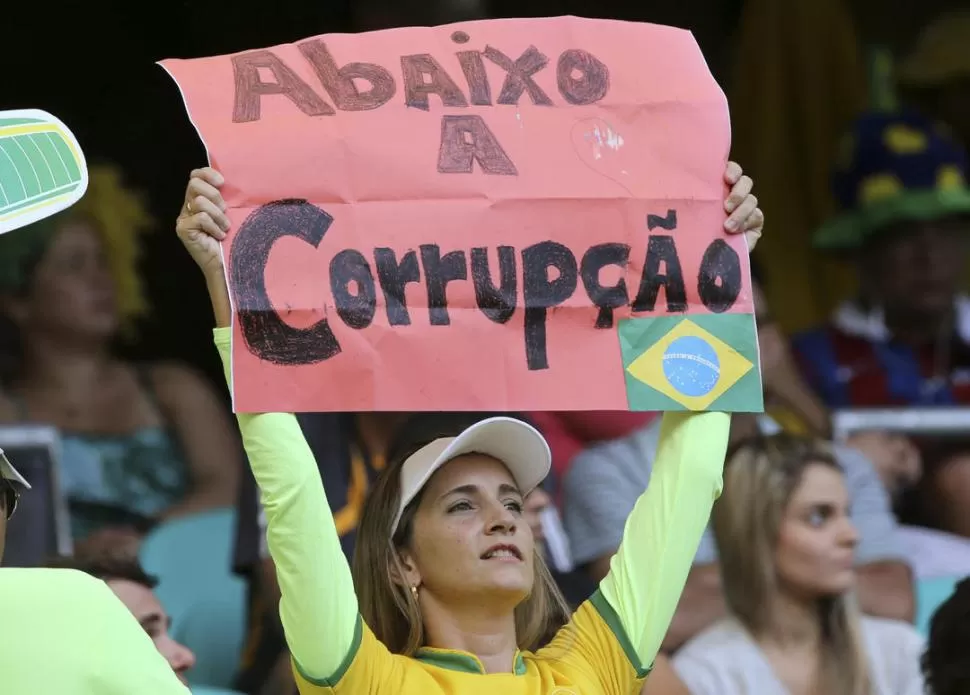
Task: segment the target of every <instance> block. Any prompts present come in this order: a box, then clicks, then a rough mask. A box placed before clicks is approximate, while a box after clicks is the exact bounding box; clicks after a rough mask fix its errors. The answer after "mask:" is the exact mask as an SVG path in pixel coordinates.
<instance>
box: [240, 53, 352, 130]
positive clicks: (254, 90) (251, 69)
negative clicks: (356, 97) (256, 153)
mask: <svg viewBox="0 0 970 695" xmlns="http://www.w3.org/2000/svg"><path fill="white" fill-rule="evenodd" d="M260 69H263V70H269V71H270V72H271V73H273V78H274V79H275V80H276V81H275V82H263V79H262V77H261V76H260V74H259V71H260ZM232 74H233V79H234V82H235V84H234V87H235V89H234V97H233V107H232V122H233V123H250V122H252V121H258V120H259V118H260V115H261V114H262V98H263V97H264V96H267V95H271V94H282V95H283V96H285V97H286V98H287V99H289V100H290V101H291V102H293V104H294V106H296V107H297V108H298V109H300V111H302V112H303V113H305V114H306V115H307V116H332V115H334V113H335V112H334V110H333V107H332V106H330V104H328V103H327V102H325V101H324V100H323V97H321V96H320V95H319V94H317V93H316V92H314V91H313V89H312V88H311V87H310V85H308V84H307V83H306V82H304V81H303V80H301V79H300V76H299V75H297V74H296V73H295V72H293V70H292V68H290V67H289V66H288V65H287V64H286V63H284V62H283V61H282V60H280V59H279V58H278V57H277V56H276V54H275V53H273V52H272V51H252V52H250V53H240V54H239V55H234V56H232Z"/></svg>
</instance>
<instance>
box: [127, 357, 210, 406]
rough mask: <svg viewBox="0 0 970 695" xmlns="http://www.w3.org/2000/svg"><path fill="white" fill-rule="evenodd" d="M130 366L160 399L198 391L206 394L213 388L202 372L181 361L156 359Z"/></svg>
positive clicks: (190, 394)
mask: <svg viewBox="0 0 970 695" xmlns="http://www.w3.org/2000/svg"><path fill="white" fill-rule="evenodd" d="M130 368H131V369H132V370H134V371H135V373H136V374H138V376H139V378H140V380H141V381H142V383H145V384H146V385H147V386H148V387H149V389H150V390H151V391H153V392H154V393H155V394H156V395H157V396H158V398H159V399H160V400H172V399H178V398H185V397H191V396H193V395H197V394H200V393H206V394H208V393H210V392H212V391H214V390H215V389H214V387H213V385H212V383H210V381H209V380H208V379H207V378H206V377H205V376H204V375H203V374H202V372H200V371H198V370H197V369H196V368H195V367H192V366H190V365H188V364H185V363H183V362H178V361H175V360H158V361H154V362H147V363H144V364H137V365H130Z"/></svg>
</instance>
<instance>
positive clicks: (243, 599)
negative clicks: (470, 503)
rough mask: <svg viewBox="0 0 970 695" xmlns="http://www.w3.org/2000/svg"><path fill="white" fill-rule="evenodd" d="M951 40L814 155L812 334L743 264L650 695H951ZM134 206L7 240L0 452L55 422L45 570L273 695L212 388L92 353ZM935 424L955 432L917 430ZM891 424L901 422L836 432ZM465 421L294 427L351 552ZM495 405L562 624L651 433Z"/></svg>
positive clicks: (963, 23) (962, 466)
mask: <svg viewBox="0 0 970 695" xmlns="http://www.w3.org/2000/svg"><path fill="white" fill-rule="evenodd" d="M968 43H970V13H966V12H963V13H952V14H948V15H945V16H943V17H940V18H938V19H937V20H936V21H934V22H933V23H932V24H931V25H930V26H928V27H927V28H926V29H925V30H924V31H923V33H922V35H921V38H920V39H919V40H918V41H917V42H916V43H915V45H914V46H913V48H912V49H911V50H910V51H909V52H908V53H907V54H906V55H904V56H899V57H898V60H897V62H896V66H895V71H894V73H893V80H894V89H895V91H896V93H897V94H898V95H899V98H898V99H895V100H893V103H892V104H890V105H877V104H871V105H870V107H869V108H866V109H863V110H861V111H860V112H859V113H857V114H855V115H854V118H853V119H850V120H848V121H847V122H846V123H845V124H844V134H843V135H842V136H841V138H840V144H839V147H838V151H837V152H833V153H831V156H829V157H828V159H829V160H830V161H829V164H830V168H831V170H832V171H833V175H832V177H831V181H832V184H831V191H830V193H831V196H832V198H833V199H834V201H835V203H836V208H835V209H834V211H833V212H832V213H831V214H829V215H828V216H827V219H825V220H824V222H823V223H822V224H821V225H819V226H818V227H817V228H816V229H815V230H814V232H813V237H812V238H813V244H814V247H815V249H816V250H815V253H816V254H819V255H824V256H825V257H826V258H828V259H831V260H832V261H833V262H838V263H839V264H841V265H842V266H843V267H844V268H845V269H846V270H845V272H846V273H849V274H851V276H852V277H853V279H854V283H853V284H854V290H853V291H852V292H851V293H850V294H846V295H845V296H844V297H843V298H842V299H841V301H839V302H838V304H837V305H836V307H835V309H834V311H833V312H832V313H831V315H830V317H829V318H828V319H827V320H826V321H824V322H823V323H821V324H819V325H817V326H815V327H813V328H810V329H809V330H804V331H799V332H797V333H796V334H794V335H789V334H788V333H787V332H786V331H785V330H784V328H783V326H782V324H783V323H784V322H783V321H780V320H779V315H780V314H781V313H783V312H785V311H786V308H785V307H784V306H770V305H769V301H768V299H767V297H768V296H781V295H784V294H785V293H784V292H773V291H772V288H774V287H777V286H779V285H787V284H788V283H790V282H791V278H789V277H788V276H787V274H786V273H785V272H784V271H779V270H778V269H777V267H776V266H775V264H773V263H772V262H770V260H767V261H766V259H764V258H761V257H760V256H759V252H760V249H759V252H756V253H755V254H754V258H753V264H754V267H753V275H754V296H755V305H756V314H757V315H756V321H757V325H758V333H759V340H760V348H761V369H762V375H763V383H764V395H765V403H766V412H765V413H764V414H762V415H735V416H734V418H733V430H732V443H731V446H730V449H729V454H728V459H727V461H726V464H725V466H726V467H725V485H724V492H723V495H722V496H721V498H720V499H719V500H718V502H717V503H716V505H715V509H714V514H713V516H712V518H711V523H710V526H709V528H708V531H707V532H706V534H705V537H704V539H703V541H702V543H701V548H700V550H699V552H698V553H697V556H696V559H695V564H694V568H693V570H692V572H691V574H690V577H689V579H688V582H687V586H686V589H685V591H684V593H683V596H682V599H681V601H680V605H679V606H678V609H677V612H676V615H675V617H674V622H673V624H672V626H671V628H670V630H669V632H668V634H667V638H666V640H665V643H664V652H663V654H664V655H663V656H662V657H661V658H660V659H658V662H657V664H656V665H655V668H654V671H653V673H652V675H651V677H650V678H649V679H648V681H647V685H646V688H645V691H644V692H645V693H649V694H650V695H665V694H667V695H674V694H683V693H693V694H695V695H707V694H711V695H714V694H715V693H716V694H718V695H721V694H727V695H730V694H731V693H736V694H738V695H741V694H742V693H754V692H757V693H765V694H766V695H773V694H777V695H783V694H784V693H795V694H797V693H808V692H811V684H812V683H815V682H817V679H818V672H819V670H820V669H824V670H826V672H827V677H829V678H831V679H832V680H830V681H829V682H834V683H839V684H840V686H839V688H840V689H839V692H840V693H846V694H850V695H856V694H859V695H861V694H862V693H880V694H887V695H888V694H897V695H903V694H906V695H909V694H910V693H912V694H913V695H915V694H916V693H922V692H924V687H925V688H930V689H931V690H930V692H932V693H935V695H951V694H955V693H967V692H970V659H967V658H966V655H967V654H968V653H970V584H968V583H967V582H966V581H963V583H961V581H962V580H963V578H964V577H966V576H968V575H970V295H967V294H965V293H964V291H963V290H964V288H965V287H966V279H967V276H966V269H967V268H966V266H967V264H966V261H967V248H968V247H967V239H968V238H970V186H968V182H967V176H968V159H967V150H968V147H970V50H968V49H967V45H968ZM741 161H742V164H745V162H744V160H741ZM746 166H748V165H746ZM755 177H756V179H757V174H755ZM759 183H761V182H759ZM763 204H764V206H765V211H766V215H767V218H768V220H769V225H770V226H772V235H773V236H774V237H775V240H774V242H773V243H774V244H775V245H776V246H778V245H781V246H784V245H785V244H786V241H785V239H786V229H784V228H776V227H775V226H774V224H773V223H774V222H775V221H776V219H775V210H773V209H772V208H771V206H770V204H768V203H767V202H766V201H763ZM146 210H147V209H146V207H145V204H144V200H143V199H142V198H140V196H139V195H138V194H136V193H135V192H133V191H132V190H129V189H128V188H127V187H126V185H125V181H124V177H123V176H122V174H121V172H119V171H118V170H116V169H112V168H110V167H102V168H96V169H92V172H91V182H90V187H89V191H88V193H87V194H86V196H85V197H84V199H83V200H82V201H81V202H80V203H79V204H78V205H77V206H75V207H74V208H72V209H70V210H69V211H67V212H65V213H62V214H59V215H57V216H55V217H53V218H50V219H49V220H45V221H43V222H39V223H36V224H35V225H33V226H32V227H31V228H30V230H29V231H24V232H21V233H17V234H8V235H5V236H3V237H0V317H2V322H3V325H2V328H0V434H2V432H3V430H4V428H8V429H9V428H16V427H18V426H20V425H23V424H26V423H43V424H48V425H52V426H54V427H55V428H56V429H57V431H58V432H59V435H60V438H59V441H60V447H59V461H58V476H59V485H60V489H61V492H62V494H63V496H64V499H65V500H66V508H67V513H68V518H69V535H70V540H71V546H72V548H73V551H72V554H71V556H70V557H58V558H51V559H50V560H49V562H50V563H51V564H54V565H56V566H69V567H74V568H76V569H80V570H82V571H84V572H86V573H88V574H91V575H92V576H95V577H98V578H100V579H103V580H105V581H106V582H107V583H108V584H109V586H110V587H111V588H112V590H113V591H114V592H115V593H116V594H117V595H118V597H119V598H121V600H122V601H123V602H124V603H125V605H126V606H128V607H129V608H130V610H131V611H132V613H134V614H135V616H136V617H137V618H138V620H139V622H140V623H141V625H142V626H143V627H144V629H145V630H146V632H148V634H149V635H150V636H151V637H152V639H153V640H154V641H155V644H156V645H157V647H158V649H159V651H160V652H161V653H162V654H163V655H164V656H165V658H166V659H167V660H168V662H169V663H170V664H171V666H172V668H173V669H174V670H175V671H176V672H178V673H180V674H183V675H184V677H185V678H186V679H187V681H188V682H189V683H190V684H191V685H192V687H193V691H194V692H199V693H202V692H219V689H223V690H225V691H234V692H238V693H244V694H246V695H277V694H279V695H292V693H293V692H294V685H293V681H292V676H291V674H290V664H289V659H288V656H287V653H286V646H285V641H284V637H283V633H282V628H281V625H280V620H279V615H278V610H277V606H278V603H279V587H278V585H277V583H276V575H275V570H274V567H273V562H272V559H271V558H270V557H269V554H268V552H267V548H266V542H265V520H264V517H263V514H262V510H261V507H260V504H259V499H258V494H257V490H256V486H255V483H254V481H253V479H252V477H251V474H250V473H249V469H248V466H247V465H246V462H245V459H244V455H243V452H242V447H241V445H240V442H239V439H238V432H237V429H236V425H235V422H234V420H233V419H232V416H231V413H230V412H229V411H228V409H227V408H226V406H225V398H224V397H223V395H222V394H221V393H220V391H219V390H217V387H216V385H214V384H212V383H210V382H209V381H208V380H207V379H206V378H204V377H203V376H201V375H200V374H199V373H198V372H196V371H195V369H194V368H192V367H190V366H188V365H185V364H175V363H133V362H129V361H125V360H123V359H120V358H119V357H118V356H117V353H116V351H115V350H114V348H115V346H116V345H117V344H118V342H119V340H124V339H126V338H129V337H131V331H132V330H133V326H134V325H135V323H134V322H135V320H136V319H138V318H139V317H141V316H142V315H144V314H145V312H147V310H148V301H147V297H146V293H145V292H144V289H143V287H142V280H141V278H140V276H139V271H138V259H139V248H140V239H141V235H142V232H144V231H146V230H148V229H150V228H151V227H152V226H153V225H154V224H155V223H154V221H153V220H152V219H150V216H149V215H148V213H147V211H146ZM782 217H783V216H782ZM792 253H798V252H797V251H795V250H794V246H793V251H792ZM806 262H807V261H806ZM172 329H173V330H177V329H178V327H177V326H173V327H172ZM943 409H945V410H946V412H947V413H950V414H953V413H956V414H957V415H962V417H964V418H965V422H966V423H967V424H966V426H965V427H963V429H962V431H960V428H959V427H957V428H956V429H954V428H953V427H950V428H948V429H947V431H946V432H941V431H934V429H935V428H934V426H933V422H934V419H933V418H934V416H933V413H934V411H942V410H943ZM884 410H885V411H891V412H892V413H896V414H898V413H902V412H908V413H910V415H911V417H910V418H909V419H908V420H905V422H907V423H910V424H909V425H907V426H905V427H902V428H901V427H900V426H899V424H898V423H899V422H903V420H900V419H899V418H895V419H893V418H889V419H886V420H885V422H884V423H882V424H880V421H879V419H878V418H875V417H874V418H872V419H871V420H869V421H868V422H869V423H871V424H868V425H866V426H862V427H858V426H853V427H852V428H849V429H846V428H844V427H841V426H840V425H839V422H840V420H839V416H840V414H844V413H845V412H847V411H852V412H855V411H873V412H875V411H880V412H882V411H884ZM486 415H487V414H484V413H461V414H458V413H304V414H301V415H300V416H299V419H300V424H301V426H302V428H303V431H304V433H305V435H306V437H307V440H308V442H309V444H310V446H311V448H312V450H313V451H314V453H315V455H316V459H317V463H318V466H319V469H320V471H321V474H322V478H323V480H324V483H325V487H326V491H327V496H328V498H329V500H330V504H331V506H332V507H333V508H334V510H336V511H335V519H336V525H337V529H338V531H339V532H340V534H341V537H342V541H343V548H344V551H345V552H346V553H347V555H348V557H350V555H351V554H352V553H353V548H354V534H355V528H356V525H357V522H358V518H359V514H360V510H361V507H362V504H363V501H364V499H365V497H366V495H367V493H368V488H369V486H370V485H371V483H372V482H373V481H374V479H375V476H376V475H377V474H378V473H379V472H380V471H381V469H382V467H383V466H384V453H385V452H386V451H388V450H389V449H390V448H391V447H392V446H393V445H394V442H395V441H396V440H397V439H398V438H399V437H401V436H403V434H402V433H405V432H406V433H407V435H408V436H409V437H416V435H415V434H414V433H415V432H426V433H429V435H430V434H444V433H452V432H455V431H458V430H460V429H461V428H462V427H464V426H467V425H468V424H470V423H471V422H473V421H474V420H477V419H480V418H483V417H486ZM516 415H517V416H518V417H521V418H523V419H525V420H527V421H530V422H532V423H533V424H535V425H536V426H537V427H538V428H539V429H540V430H541V431H542V432H543V434H544V435H545V436H546V437H547V439H548V441H549V443H550V446H551V447H552V450H553V457H554V461H553V468H554V472H553V475H552V476H551V478H550V480H549V481H547V485H546V487H545V488H543V489H538V490H536V491H535V492H534V493H532V494H531V495H530V497H529V498H528V500H527V508H526V510H525V516H526V519H527V520H528V522H529V523H530V525H532V527H533V529H534V532H535V535H536V537H537V538H540V539H542V541H543V542H544V544H545V549H546V554H547V557H548V559H549V564H550V567H551V568H552V569H553V570H554V575H555V578H556V580H557V581H558V582H559V584H560V586H561V588H562V589H563V592H564V594H565V595H566V596H567V598H568V599H569V600H570V601H571V602H573V603H574V604H575V605H578V604H579V603H580V602H582V601H583V600H585V599H586V598H587V597H588V596H589V595H590V594H591V593H592V592H593V591H594V589H595V587H596V584H597V582H598V581H599V580H600V579H601V578H602V577H604V576H605V574H606V572H607V571H608V569H609V563H610V559H611V557H612V555H613V553H614V552H615V551H616V549H617V547H618V545H619V541H620V538H621V537H622V533H623V528H624V523H625V521H626V519H627V517H628V516H629V513H630V512H631V510H632V508H633V505H634V503H635V502H636V500H637V498H638V497H639V496H640V494H641V493H642V492H643V490H644V489H646V487H647V486H648V485H649V483H650V471H651V465H652V463H653V458H654V455H655V450H656V442H657V436H658V428H659V418H658V417H657V416H656V414H654V413H627V412H542V413H518V414H516ZM913 423H915V424H913ZM936 429H938V430H942V429H943V428H936ZM7 484H11V483H7ZM8 542H13V541H8Z"/></svg>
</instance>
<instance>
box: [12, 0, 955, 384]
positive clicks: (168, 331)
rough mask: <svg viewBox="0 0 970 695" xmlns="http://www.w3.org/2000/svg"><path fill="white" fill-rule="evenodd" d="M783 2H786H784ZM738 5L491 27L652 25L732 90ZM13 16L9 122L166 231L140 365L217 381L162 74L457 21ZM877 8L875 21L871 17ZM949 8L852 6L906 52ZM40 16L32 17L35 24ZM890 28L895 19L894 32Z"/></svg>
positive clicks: (572, 3)
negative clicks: (302, 44) (188, 242)
mask: <svg viewBox="0 0 970 695" xmlns="http://www.w3.org/2000/svg"><path fill="white" fill-rule="evenodd" d="M777 1H778V2H786V1H788V0H777ZM742 2H743V0H676V1H670V0H639V1H631V0H493V1H492V2H489V3H487V7H486V12H487V13H488V14H489V15H491V16H499V17H501V16H506V17H511V16H544V15H545V16H548V15H558V14H576V15H581V16H591V17H612V18H617V19H628V20H648V21H653V22H657V23H663V24H670V25H674V26H681V27H684V28H688V29H691V30H692V31H693V32H694V33H695V36H696V37H697V40H698V43H699V44H700V45H701V48H702V49H703V50H704V53H705V55H706V56H707V58H708V61H709V63H710V64H711V69H712V71H713V72H714V74H715V76H716V77H717V78H718V79H719V80H720V81H721V83H722V84H724V83H725V81H726V79H727V77H728V75H727V72H728V71H727V69H726V68H727V66H728V65H729V63H730V41H731V37H732V34H733V31H734V28H735V26H736V24H737V21H738V18H739V15H740V12H741V9H742ZM382 3H384V0H365V2H355V3H354V4H353V5H351V4H350V1H349V0H340V1H334V0H315V1H313V2H310V1H308V0H283V1H280V2H271V1H265V2H254V1H253V0H241V1H237V2H228V1H226V0H215V1H212V0H210V1H206V2H199V1H196V2H191V3H188V2H160V1H159V2H152V0H147V1H144V0H143V1H142V2H122V1H120V0H113V1H110V2H98V1H96V0H94V1H92V2H89V3H80V2H56V1H55V2H54V3H52V4H49V3H39V2H38V3H23V4H22V3H13V2H10V3H5V5H16V7H15V8H13V9H8V8H7V7H4V9H3V12H2V14H3V15H4V17H3V20H2V21H3V23H4V25H5V26H3V27H2V31H0V37H2V38H0V75H2V78H0V108H4V109H6V108H41V109H44V110H46V111H49V112H51V113H53V114H55V115H57V116H58V117H59V118H61V119H62V120H63V121H65V122H66V123H67V124H68V125H69V126H70V128H71V129H72V130H73V131H74V133H75V134H76V135H77V137H78V139H79V141H80V142H81V145H82V147H83V148H84V150H85V152H86V154H87V156H88V158H89V160H90V161H91V162H97V161H99V160H110V161H113V162H115V163H117V164H120V165H121V166H122V167H123V169H124V170H125V172H126V175H127V178H128V180H129V182H130V183H131V184H133V185H134V186H136V187H137V188H139V189H141V190H142V191H144V193H145V194H146V195H147V196H148V199H149V202H150V205H151V208H152V210H153V212H154V213H155V215H156V219H157V220H158V229H157V230H156V232H155V233H154V234H152V235H151V236H150V237H149V238H148V239H147V241H146V245H145V249H144V260H143V270H144V273H145V277H146V281H147V283H148V289H149V294H150V297H151V300H152V303H153V305H154V312H153V314H152V316H151V317H150V319H149V320H147V321H145V322H144V324H143V326H142V327H141V331H140V338H139V339H138V340H137V341H136V342H135V343H134V344H132V345H127V346H123V350H124V351H125V352H127V353H128V354H130V355H132V356H134V357H151V358H158V357H164V358H176V359H183V360H187V361H190V362H194V363H195V364H197V365H199V366H201V367H203V368H205V369H206V371H209V372H210V373H213V372H214V370H215V368H216V360H215V354H214V350H212V349H210V347H209V345H210V343H209V334H208V330H207V329H208V327H209V326H210V325H211V314H210V309H209V307H208V303H207V302H206V300H205V294H204V288H203V286H202V282H201V279H200V277H199V273H198V272H197V271H196V270H195V267H194V266H193V265H192V263H191V261H190V260H189V259H188V257H187V256H186V255H185V254H184V252H183V251H182V249H181V247H180V245H179V244H178V243H177V241H176V239H175V237H174V234H173V233H172V229H173V225H174V220H175V217H176V216H177V214H178V211H179V208H180V206H181V201H182V191H183V187H184V185H185V182H186V180H187V177H188V173H189V171H190V170H191V169H192V168H194V167H196V166H201V165H204V164H205V152H204V149H203V148H202V146H201V143H200V142H199V141H198V139H197V137H196V135H195V131H194V130H193V128H192V127H191V125H190V124H189V121H188V119H187V117H186V115H185V111H184V109H183V106H182V100H181V97H180V96H179V93H178V90H177V89H176V87H175V85H174V83H173V82H172V81H171V80H170V79H169V78H168V76H167V75H166V73H165V72H164V71H163V70H162V69H161V68H159V67H158V66H156V65H155V61H157V60H160V59H164V58H170V57H180V58H191V57H199V56H206V55H218V54H223V53H231V52H236V51H241V50H246V49H251V48H260V47H265V46H272V45H275V44H278V43H285V42H291V41H295V40H298V39H302V38H306V37H308V36H313V35H316V34H322V33H329V32H345V31H354V30H355V29H356V28H359V27H362V26H365V24H366V23H370V24H373V23H375V22H377V23H384V24H398V25H400V24H428V23H438V22H440V21H443V20H446V19H449V17H448V16H447V15H446V14H445V13H444V12H443V11H441V10H440V8H436V4H435V0H397V1H392V2H387V3H384V4H382ZM873 4H875V5H877V6H878V10H879V11H878V12H877V13H872V12H870V11H869V10H870V9H872V8H869V7H868V6H869V5H873ZM953 4H955V3H953V2H945V1H942V0H938V1H936V2H931V1H927V0H924V1H922V2H919V3H917V2H915V1H914V0H894V1H892V2H886V1H885V0H883V2H879V3H875V0H853V5H854V6H855V9H856V11H857V14H859V15H860V16H861V17H863V18H866V17H868V18H871V19H869V20H864V21H865V22H866V27H867V30H868V34H869V35H870V36H876V37H878V38H880V39H884V40H886V41H889V42H891V43H900V42H904V41H906V40H907V39H908V37H909V36H911V34H912V31H911V30H912V29H913V28H915V27H918V26H919V25H920V24H921V20H923V19H924V18H925V17H926V16H929V15H930V14H932V13H933V12H934V11H936V10H938V9H939V8H941V7H943V6H945V5H953ZM32 12H33V14H31V13H32ZM887 17H893V20H892V21H891V22H890V21H888V20H887Z"/></svg>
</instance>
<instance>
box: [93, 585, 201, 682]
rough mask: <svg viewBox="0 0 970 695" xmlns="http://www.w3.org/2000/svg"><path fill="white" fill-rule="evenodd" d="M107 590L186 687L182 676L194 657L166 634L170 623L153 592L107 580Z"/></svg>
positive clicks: (145, 588) (190, 665)
mask: <svg viewBox="0 0 970 695" xmlns="http://www.w3.org/2000/svg"><path fill="white" fill-rule="evenodd" d="M108 586H109V587H111V590H112V591H113V592H114V593H115V595H116V596H117V597H118V598H119V599H120V600H121V602H122V603H124V604H125V606H127V608H128V610H129V611H131V613H132V615H134V616H135V619H136V620H138V623H139V624H140V625H141V626H142V627H143V628H144V630H145V632H147V633H148V636H149V637H151V638H152V642H154V643H155V648H156V649H158V651H159V653H160V654H161V655H162V656H163V657H165V660H166V661H167V662H168V663H169V665H170V666H171V667H172V670H173V671H175V674H176V675H177V676H178V677H179V680H181V681H182V682H183V683H186V682H187V681H186V677H185V674H186V672H187V671H188V670H189V669H191V668H192V667H193V666H194V665H195V654H193V653H192V652H191V650H189V648H188V647H185V646H184V645H181V644H179V643H178V642H176V641H175V640H174V639H172V637H171V636H170V635H169V634H168V630H169V622H170V620H169V617H168V615H167V614H166V613H165V609H163V608H162V604H161V603H159V601H158V597H157V596H155V592H154V591H152V590H151V589H150V588H149V587H147V586H145V585H144V584H139V583H138V582H133V581H130V580H128V579H109V580H108Z"/></svg>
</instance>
